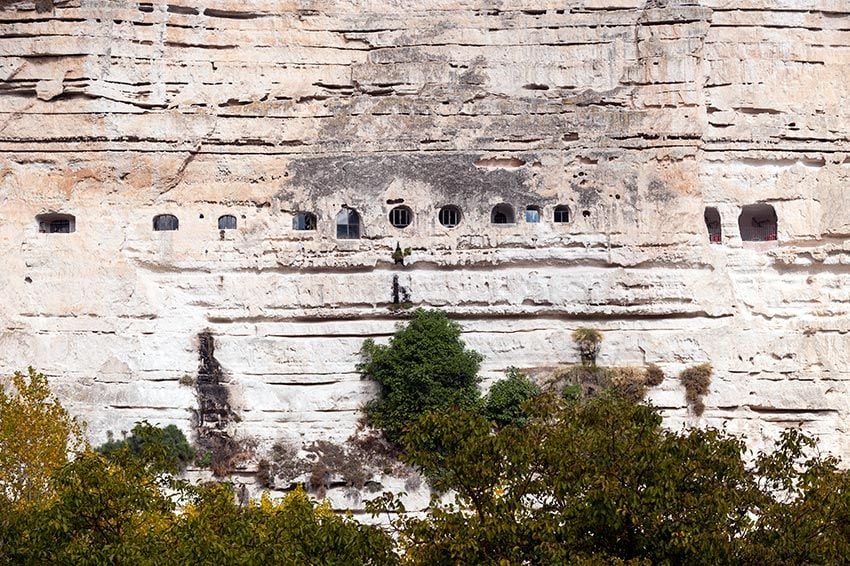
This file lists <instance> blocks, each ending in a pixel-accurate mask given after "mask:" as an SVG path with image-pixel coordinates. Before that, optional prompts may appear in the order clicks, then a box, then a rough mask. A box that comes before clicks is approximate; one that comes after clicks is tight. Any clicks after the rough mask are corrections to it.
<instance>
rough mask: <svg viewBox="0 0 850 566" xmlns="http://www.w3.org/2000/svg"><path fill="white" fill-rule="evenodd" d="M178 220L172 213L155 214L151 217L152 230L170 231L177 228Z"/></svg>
mask: <svg viewBox="0 0 850 566" xmlns="http://www.w3.org/2000/svg"><path fill="white" fill-rule="evenodd" d="M179 226H180V221H179V220H177V217H176V216H174V215H173V214H157V215H156V216H154V217H153V230H154V232H171V231H174V230H177V228H179Z"/></svg>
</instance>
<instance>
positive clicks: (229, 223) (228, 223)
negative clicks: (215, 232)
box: [218, 214, 236, 230]
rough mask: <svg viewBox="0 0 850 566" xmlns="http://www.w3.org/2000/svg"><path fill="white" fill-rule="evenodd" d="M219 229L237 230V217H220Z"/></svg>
mask: <svg viewBox="0 0 850 566" xmlns="http://www.w3.org/2000/svg"><path fill="white" fill-rule="evenodd" d="M218 229H219V230H235V229H236V217H235V216H233V215H232V214H225V215H224V216H219V217H218Z"/></svg>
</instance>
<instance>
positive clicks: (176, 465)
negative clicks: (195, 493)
mask: <svg viewBox="0 0 850 566" xmlns="http://www.w3.org/2000/svg"><path fill="white" fill-rule="evenodd" d="M96 451H97V452H99V453H101V454H103V455H104V456H107V457H110V458H116V457H120V456H121V455H123V454H129V455H130V456H132V457H135V458H139V459H141V460H143V461H145V462H148V463H151V464H153V465H155V466H157V467H159V468H161V469H163V470H167V471H170V472H178V471H183V470H185V469H186V466H187V465H189V462H191V461H192V459H193V458H194V457H195V449H194V448H192V446H191V445H190V444H189V441H188V440H186V435H185V434H183V431H181V430H180V429H179V428H177V427H176V426H174V425H173V424H172V425H168V426H166V427H158V426H154V425H152V424H150V423H148V422H147V421H142V422H138V423H136V425H135V426H134V427H133V430H131V431H130V436H128V437H126V438H124V439H123V440H113V439H112V438H110V439H109V440H108V441H107V442H105V443H104V444H102V445H101V446H99V447H98V448H97V449H96Z"/></svg>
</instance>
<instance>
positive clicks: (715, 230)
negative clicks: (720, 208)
mask: <svg viewBox="0 0 850 566" xmlns="http://www.w3.org/2000/svg"><path fill="white" fill-rule="evenodd" d="M705 227H706V228H708V241H709V242H711V243H712V244H719V243H721V242H722V241H723V230H722V228H721V227H720V213H719V212H717V209H716V208H714V207H711V206H709V207H707V208H706V209H705Z"/></svg>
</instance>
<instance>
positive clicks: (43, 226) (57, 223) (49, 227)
mask: <svg viewBox="0 0 850 566" xmlns="http://www.w3.org/2000/svg"><path fill="white" fill-rule="evenodd" d="M35 220H36V222H38V231H39V232H41V233H42V234H70V233H71V232H73V231H74V230H76V228H77V226H76V224H77V221H76V218H74V216H73V215H71V214H39V215H38V216H36V217H35Z"/></svg>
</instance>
